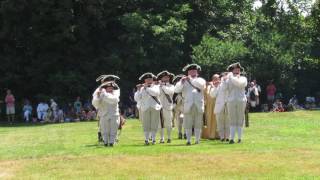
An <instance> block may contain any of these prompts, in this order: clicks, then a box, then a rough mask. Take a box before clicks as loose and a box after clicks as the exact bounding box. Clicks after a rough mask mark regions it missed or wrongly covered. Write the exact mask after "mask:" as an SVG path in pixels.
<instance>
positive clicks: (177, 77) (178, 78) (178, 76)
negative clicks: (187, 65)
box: [172, 74, 184, 84]
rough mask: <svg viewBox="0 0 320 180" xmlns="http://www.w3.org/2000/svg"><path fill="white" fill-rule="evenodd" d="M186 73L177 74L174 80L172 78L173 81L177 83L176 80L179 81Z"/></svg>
mask: <svg viewBox="0 0 320 180" xmlns="http://www.w3.org/2000/svg"><path fill="white" fill-rule="evenodd" d="M183 76H184V75H183V74H179V75H176V76H175V77H174V78H173V80H172V83H173V84H175V83H176V82H178V81H179V80H180V79H181V78H182V77H183Z"/></svg>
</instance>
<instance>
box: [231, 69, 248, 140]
mask: <svg viewBox="0 0 320 180" xmlns="http://www.w3.org/2000/svg"><path fill="white" fill-rule="evenodd" d="M234 68H240V69H242V67H241V65H240V63H234V64H231V65H230V66H229V67H228V71H230V73H229V74H228V79H227V80H226V86H227V88H226V90H227V91H228V96H227V107H228V113H229V114H228V115H229V119H230V133H231V140H230V143H234V137H235V132H236V131H237V134H238V142H241V138H242V128H243V125H244V119H245V109H246V104H247V97H246V94H245V87H246V86H247V84H248V81H247V78H246V77H244V76H240V75H239V76H235V75H233V73H232V70H233V69H234Z"/></svg>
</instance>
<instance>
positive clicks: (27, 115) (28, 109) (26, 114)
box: [22, 100, 32, 122]
mask: <svg viewBox="0 0 320 180" xmlns="http://www.w3.org/2000/svg"><path fill="white" fill-rule="evenodd" d="M22 111H23V118H24V120H25V121H26V122H29V121H30V119H31V115H32V106H31V105H30V102H29V101H28V100H26V101H25V104H24V106H23V108H22Z"/></svg>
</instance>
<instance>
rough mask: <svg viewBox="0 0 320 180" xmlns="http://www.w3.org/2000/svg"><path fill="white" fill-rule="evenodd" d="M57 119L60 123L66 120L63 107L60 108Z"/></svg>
mask: <svg viewBox="0 0 320 180" xmlns="http://www.w3.org/2000/svg"><path fill="white" fill-rule="evenodd" d="M57 121H58V122H60V123H63V122H64V113H63V110H62V109H61V108H60V109H58V113H57Z"/></svg>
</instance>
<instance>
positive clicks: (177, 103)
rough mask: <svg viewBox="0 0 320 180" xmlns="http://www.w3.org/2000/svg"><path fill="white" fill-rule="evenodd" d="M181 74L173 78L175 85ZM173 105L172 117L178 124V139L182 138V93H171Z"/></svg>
mask: <svg viewBox="0 0 320 180" xmlns="http://www.w3.org/2000/svg"><path fill="white" fill-rule="evenodd" d="M183 76H184V75H183V74H180V75H177V76H176V77H174V78H173V83H174V84H175V85H176V83H177V82H178V81H180V79H181V78H182V77H183ZM173 106H174V109H173V110H174V111H173V112H174V118H175V122H176V123H175V124H177V126H178V139H182V126H183V97H182V93H175V94H174V95H173ZM183 134H184V138H185V139H187V136H186V133H185V131H184V133H183Z"/></svg>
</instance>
